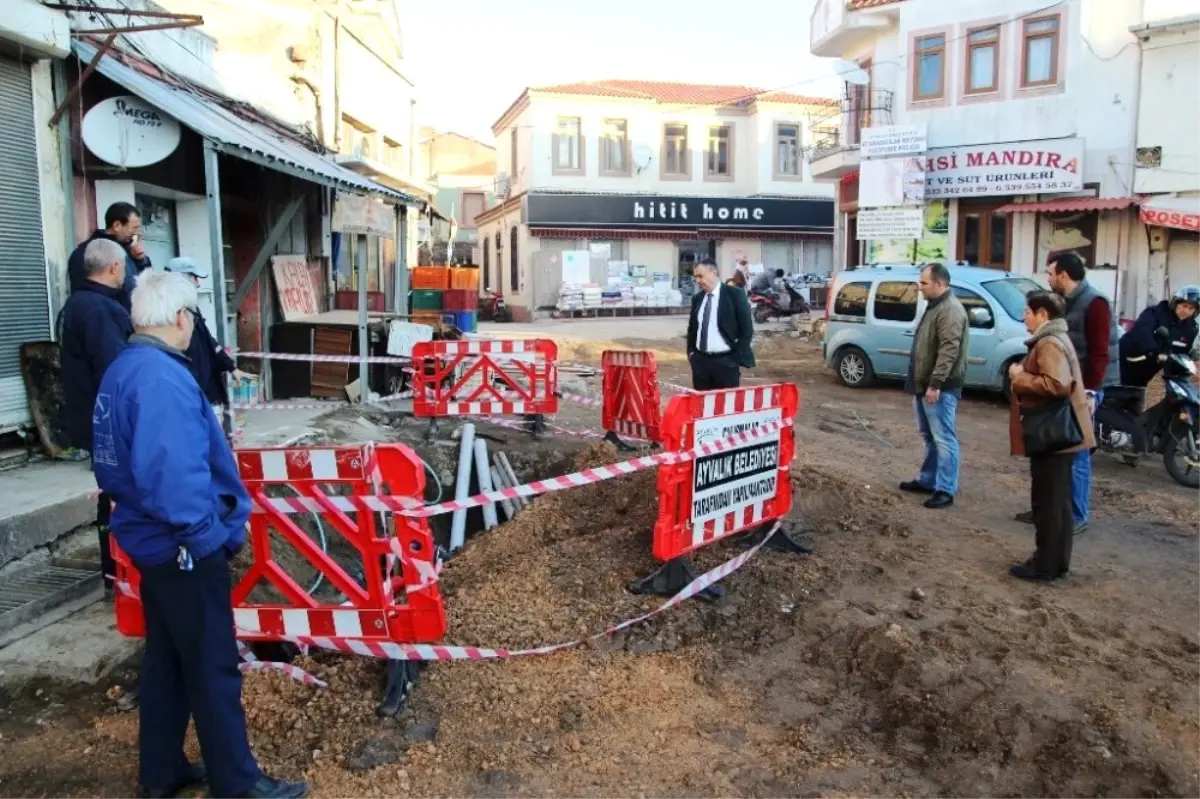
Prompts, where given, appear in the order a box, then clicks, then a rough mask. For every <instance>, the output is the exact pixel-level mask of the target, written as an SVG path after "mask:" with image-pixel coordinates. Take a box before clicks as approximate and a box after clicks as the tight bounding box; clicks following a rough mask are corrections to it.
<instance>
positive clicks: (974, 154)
mask: <svg viewBox="0 0 1200 799" xmlns="http://www.w3.org/2000/svg"><path fill="white" fill-rule="evenodd" d="M865 165H866V164H865V163H864V164H863V166H865ZM1082 190H1083V139H1080V138H1078V137H1075V138H1069V139H1041V140H1037V141H1024V142H1009V143H1007V144H980V145H972V146H968V147H940V148H935V149H932V150H930V151H929V152H928V154H927V156H926V173H925V197H926V199H938V198H943V197H987V196H993V195H1007V194H1055V193H1068V192H1077V191H1082Z"/></svg>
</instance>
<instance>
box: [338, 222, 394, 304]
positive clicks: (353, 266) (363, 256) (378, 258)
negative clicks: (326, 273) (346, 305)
mask: <svg viewBox="0 0 1200 799" xmlns="http://www.w3.org/2000/svg"><path fill="white" fill-rule="evenodd" d="M379 242H380V239H379V237H378V236H367V235H365V234H362V233H359V234H353V235H342V237H341V246H340V248H339V250H340V251H339V252H338V256H337V263H338V268H337V288H338V291H358V275H359V274H360V272H362V271H364V270H365V272H366V275H367V291H382V290H383V289H382V288H380V287H381V286H383V285H384V248H383V247H381V246H380V244H379ZM392 252H394V250H393V251H392ZM394 262H395V261H394V256H393V263H394ZM388 271H390V270H388Z"/></svg>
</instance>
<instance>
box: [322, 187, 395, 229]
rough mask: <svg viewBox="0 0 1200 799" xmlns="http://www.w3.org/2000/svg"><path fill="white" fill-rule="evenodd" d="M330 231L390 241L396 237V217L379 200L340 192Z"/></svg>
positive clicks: (334, 203)
mask: <svg viewBox="0 0 1200 799" xmlns="http://www.w3.org/2000/svg"><path fill="white" fill-rule="evenodd" d="M330 229H331V230H333V232H335V233H365V234H366V235H368V236H380V237H381V238H385V239H390V238H392V237H393V236H394V235H395V230H396V217H395V214H394V212H393V210H392V207H391V206H390V205H384V204H383V203H381V202H380V201H379V200H376V199H373V198H371V197H363V196H361V195H358V194H343V193H341V192H339V193H338V195H337V197H336V198H335V199H334V202H333V220H332V222H331V223H330Z"/></svg>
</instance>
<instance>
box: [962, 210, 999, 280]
mask: <svg viewBox="0 0 1200 799" xmlns="http://www.w3.org/2000/svg"><path fill="white" fill-rule="evenodd" d="M1002 204H1003V203H1002V202H1001V203H996V202H993V203H989V204H987V205H980V204H974V203H968V202H967V201H965V200H964V201H962V202H960V203H959V211H958V258H957V260H959V261H966V262H967V263H968V264H970V265H971V266H990V267H993V268H996V269H1008V268H1009V264H1010V260H1011V256H1012V227H1011V224H1010V222H1011V220H1010V218H1009V216H1008V214H1001V213H997V209H998V208H999V207H1000V206H1001V205H1002Z"/></svg>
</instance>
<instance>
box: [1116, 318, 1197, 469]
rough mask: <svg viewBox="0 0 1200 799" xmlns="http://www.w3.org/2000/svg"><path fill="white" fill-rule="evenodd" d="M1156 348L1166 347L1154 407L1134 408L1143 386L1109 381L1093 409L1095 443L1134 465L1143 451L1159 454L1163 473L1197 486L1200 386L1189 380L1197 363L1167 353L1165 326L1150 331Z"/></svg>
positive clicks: (1169, 343) (1178, 354)
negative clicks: (1160, 387)
mask: <svg viewBox="0 0 1200 799" xmlns="http://www.w3.org/2000/svg"><path fill="white" fill-rule="evenodd" d="M1154 337H1155V340H1156V341H1158V343H1159V348H1160V351H1162V352H1168V353H1170V354H1168V355H1167V356H1166V359H1165V361H1164V362H1163V370H1162V379H1163V381H1164V382H1165V384H1166V388H1167V393H1166V396H1165V397H1163V399H1162V401H1161V402H1159V403H1158V404H1157V405H1155V406H1154V407H1153V408H1147V409H1145V410H1143V411H1142V412H1141V413H1140V414H1139V413H1137V410H1138V408H1139V406H1140V405H1141V404H1142V399H1143V397H1144V395H1145V391H1146V390H1145V389H1144V388H1141V387H1139V386H1112V387H1110V388H1107V389H1105V390H1104V400H1103V402H1101V403H1100V407H1099V408H1097V409H1096V418H1095V431H1096V446H1097V448H1098V449H1102V450H1104V451H1105V452H1112V453H1115V454H1118V455H1120V456H1121V457H1122V458H1123V459H1124V460H1125V462H1126V463H1127V464H1129V465H1130V466H1136V465H1137V463H1138V460H1139V459H1140V458H1141V457H1142V456H1143V455H1152V454H1161V455H1162V456H1163V465H1164V466H1166V469H1167V473H1168V474H1169V475H1171V477H1172V478H1173V479H1174V480H1175V482H1177V483H1179V484H1180V485H1184V486H1187V487H1188V488H1200V390H1197V388H1196V384H1195V383H1194V382H1193V379H1192V378H1194V377H1195V375H1196V364H1195V363H1193V362H1192V360H1191V358H1189V357H1188V356H1187V355H1186V354H1183V353H1178V352H1172V351H1171V349H1172V348H1171V341H1170V338H1169V334H1168V332H1167V329H1166V328H1165V327H1160V328H1159V329H1158V330H1156V331H1155V332H1154Z"/></svg>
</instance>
